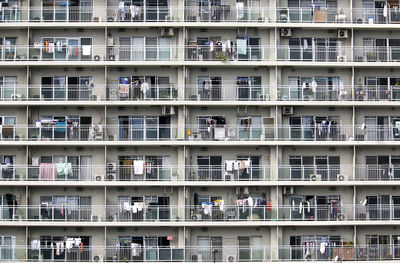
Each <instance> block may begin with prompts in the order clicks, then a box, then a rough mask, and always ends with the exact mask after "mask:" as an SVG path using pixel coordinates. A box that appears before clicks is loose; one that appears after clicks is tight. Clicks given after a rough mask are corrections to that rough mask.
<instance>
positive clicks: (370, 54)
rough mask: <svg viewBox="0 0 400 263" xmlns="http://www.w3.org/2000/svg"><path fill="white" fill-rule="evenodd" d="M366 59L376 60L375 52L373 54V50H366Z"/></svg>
mask: <svg viewBox="0 0 400 263" xmlns="http://www.w3.org/2000/svg"><path fill="white" fill-rule="evenodd" d="M367 61H368V62H371V61H372V62H373V61H376V54H375V52H373V51H369V52H367Z"/></svg>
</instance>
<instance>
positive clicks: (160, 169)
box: [0, 164, 400, 182]
mask: <svg viewBox="0 0 400 263" xmlns="http://www.w3.org/2000/svg"><path fill="white" fill-rule="evenodd" d="M63 165H65V164H63ZM0 171H1V176H0V181H32V182H35V181H39V182H85V181H87V182H90V181H98V182H102V181H121V182H140V181H146V182H159V181H161V182H166V181H186V182H192V181H193V182H237V181H239V182H257V181H270V182H276V181H291V182H294V181H300V182H307V181H316V182H318V181H331V182H332V181H353V182H357V181H366V182H368V181H383V182H388V181H397V180H400V166H398V165H392V164H386V165H384V164H382V165H356V166H355V167H353V166H352V165H279V166H270V165H262V166H256V165H251V166H250V167H249V168H240V169H238V170H233V171H228V170H227V169H226V167H225V166H223V165H210V166H204V165H201V166H198V165H186V166H177V165H168V166H158V165H152V166H151V168H150V169H146V171H143V173H140V174H137V173H135V172H134V166H133V165H132V166H124V165H117V166H116V169H115V170H110V168H109V167H107V166H105V165H90V166H85V165H71V169H70V172H68V173H67V174H65V173H64V172H61V173H58V172H57V164H40V165H38V166H32V165H30V166H25V165H7V166H3V167H2V168H1V169H0ZM183 174H184V175H183ZM275 174H277V176H276V179H274V178H275V177H274V176H273V175H275Z"/></svg>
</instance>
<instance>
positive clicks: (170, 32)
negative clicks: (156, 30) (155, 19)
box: [161, 27, 174, 37]
mask: <svg viewBox="0 0 400 263" xmlns="http://www.w3.org/2000/svg"><path fill="white" fill-rule="evenodd" d="M161 35H162V36H167V37H172V36H174V29H173V28H172V27H162V28H161Z"/></svg>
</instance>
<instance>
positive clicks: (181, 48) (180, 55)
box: [173, 27, 187, 61]
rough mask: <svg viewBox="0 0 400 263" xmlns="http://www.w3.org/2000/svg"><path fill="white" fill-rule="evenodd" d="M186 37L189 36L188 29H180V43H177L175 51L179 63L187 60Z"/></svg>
mask: <svg viewBox="0 0 400 263" xmlns="http://www.w3.org/2000/svg"><path fill="white" fill-rule="evenodd" d="M186 35H187V29H186V27H182V28H180V29H178V42H177V49H176V50H175V52H176V53H177V55H176V58H177V59H178V60H179V61H184V60H185V43H186ZM173 53H174V52H173Z"/></svg>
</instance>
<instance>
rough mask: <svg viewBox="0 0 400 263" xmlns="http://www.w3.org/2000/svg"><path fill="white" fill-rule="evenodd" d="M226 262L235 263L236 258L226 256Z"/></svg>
mask: <svg viewBox="0 0 400 263" xmlns="http://www.w3.org/2000/svg"><path fill="white" fill-rule="evenodd" d="M226 262H236V256H235V255H228V256H226Z"/></svg>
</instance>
